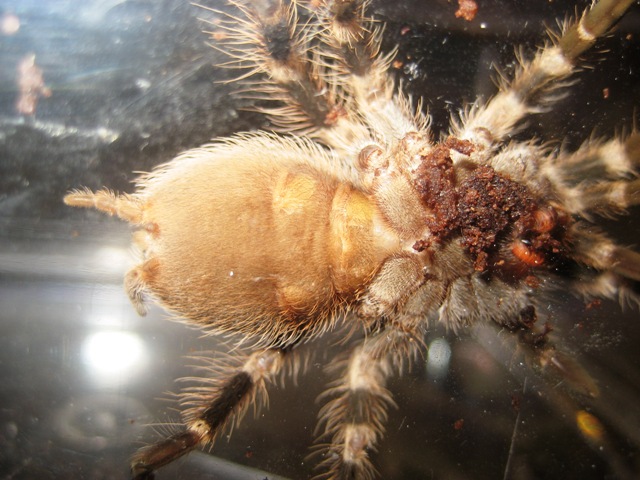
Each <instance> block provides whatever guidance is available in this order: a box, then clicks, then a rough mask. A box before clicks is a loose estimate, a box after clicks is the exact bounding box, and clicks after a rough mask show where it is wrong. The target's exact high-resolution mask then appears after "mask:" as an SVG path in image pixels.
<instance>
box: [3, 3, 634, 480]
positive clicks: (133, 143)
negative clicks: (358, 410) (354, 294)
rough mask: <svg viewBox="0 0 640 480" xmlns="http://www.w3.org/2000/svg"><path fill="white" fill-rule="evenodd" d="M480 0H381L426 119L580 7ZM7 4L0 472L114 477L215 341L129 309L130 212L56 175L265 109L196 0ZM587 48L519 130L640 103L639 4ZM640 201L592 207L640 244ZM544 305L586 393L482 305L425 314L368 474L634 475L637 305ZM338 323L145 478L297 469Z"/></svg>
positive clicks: (139, 164) (120, 170) (151, 162)
mask: <svg viewBox="0 0 640 480" xmlns="http://www.w3.org/2000/svg"><path fill="white" fill-rule="evenodd" d="M454 3H455V2H454ZM587 3H589V2H580V5H581V6H585V5H586V4H587ZM478 4H479V6H480V9H479V12H478V14H477V16H476V18H475V19H474V20H473V21H471V22H466V21H464V20H462V19H456V18H455V16H454V12H455V9H456V6H455V5H454V4H452V3H451V2H447V1H445V0H433V1H423V0H413V1H411V0H399V1H394V2H390V1H383V0H380V1H377V2H375V3H374V8H373V11H374V12H375V13H376V15H378V16H379V17H380V18H382V19H386V20H388V21H389V23H388V26H387V29H386V32H385V44H384V45H385V48H386V49H390V48H392V46H393V45H394V44H395V43H398V44H399V45H400V47H399V56H398V60H399V63H397V64H396V73H397V75H398V78H399V79H400V80H402V82H403V84H404V87H405V90H407V91H408V92H410V93H412V94H413V95H414V98H417V97H419V96H424V97H425V99H426V100H425V104H424V106H425V108H428V109H429V111H430V112H431V113H432V114H433V116H434V126H435V128H436V129H437V130H442V129H443V128H444V127H445V126H446V124H447V122H448V115H449V114H450V113H451V112H455V111H457V110H458V109H460V108H461V107H462V106H463V102H465V101H472V100H473V99H475V98H476V97H477V96H478V95H483V96H485V97H486V96H487V95H490V94H491V92H492V91H493V89H494V87H493V83H492V81H491V77H492V76H495V75H496V70H495V68H493V67H492V65H493V64H498V65H504V66H506V67H505V68H506V69H507V71H509V69H512V68H513V67H514V63H513V50H514V45H517V44H521V43H524V44H525V45H526V46H527V48H529V49H531V48H532V47H533V46H534V45H535V44H536V43H539V42H540V40H541V39H542V38H543V35H542V31H541V25H543V24H544V23H545V22H546V24H549V25H553V24H555V22H556V20H557V19H562V18H564V14H565V13H567V11H569V12H572V11H573V8H574V7H573V3H572V2H530V1H529V0H521V1H506V0H501V1H498V0H485V1H482V2H481V1H480V0H478ZM207 5H210V6H213V7H216V8H225V7H224V4H223V3H222V2H210V3H207ZM0 15H1V18H0V21H1V25H0V29H1V32H0V86H1V87H2V88H0V366H1V368H0V477H2V478H12V479H35V478H37V479H54V478H55V479H57V478H74V479H120V478H125V477H126V476H127V474H128V457H129V456H130V455H131V454H132V453H133V452H134V451H135V449H136V448H138V447H139V446H141V445H144V444H145V443H147V442H150V441H153V440H154V439H156V438H157V437H158V434H160V435H161V434H163V433H166V432H167V431H174V430H175V429H176V428H177V427H172V426H171V424H172V423H175V422H178V421H179V414H178V412H177V410H176V409H175V404H174V403H172V402H171V401H170V400H167V398H170V395H168V394H167V393H166V392H170V391H174V392H175V391H177V390H178V389H179V387H180V384H179V383H176V382H175V379H177V378H180V377H184V376H189V375H191V374H192V370H190V369H189V365H190V364H192V363H193V361H192V360H189V359H188V358H185V357H188V356H193V355H196V354H200V353H202V352H206V351H213V352H215V351H227V350H228V348H229V347H228V345H227V346H225V345H224V343H223V342H221V341H219V340H216V339H214V338H211V337H207V338H201V336H200V334H199V332H198V331H195V330H193V329H190V328H189V327H188V326H186V325H184V324H180V323H175V322H171V321H169V320H168V319H167V317H168V316H167V314H165V313H164V312H162V311H161V310H160V309H158V308H153V309H152V310H151V311H150V312H149V314H148V315H147V316H146V317H144V318H140V317H138V316H137V315H136V314H135V311H134V309H133V308H132V307H131V306H130V305H129V302H128V300H127V298H126V296H125V294H124V291H123V288H122V277H123V275H124V272H125V271H126V270H127V269H128V268H129V267H130V266H131V265H133V264H134V262H135V258H134V256H133V255H132V254H131V251H130V247H129V244H130V231H129V228H128V227H127V226H126V225H124V224H123V223H122V222H120V221H117V220H114V219H111V218H108V217H106V216H104V215H102V214H100V213H97V212H93V211H86V210H79V209H71V208H68V207H66V206H65V205H64V204H63V203H62V197H63V195H64V194H65V192H67V191H68V190H70V189H72V188H78V187H82V186H86V187H89V188H92V189H95V188H100V187H103V186H106V187H109V188H111V189H113V190H116V191H132V189H133V185H132V182H133V181H134V180H135V178H136V176H137V174H136V173H135V172H139V171H148V170H150V169H152V168H153V167H154V166H156V165H159V164H162V163H164V162H166V161H168V160H170V159H171V158H173V157H174V156H175V155H176V154H177V153H179V152H181V151H183V150H185V149H187V148H190V147H195V146H198V145H200V144H202V143H204V142H206V141H208V140H209V139H211V138H214V137H220V136H226V135H230V134H232V133H233V132H237V131H246V130H254V129H260V128H268V124H267V123H266V121H265V120H264V119H263V118H262V117H260V116H259V115H257V114H255V113H252V112H251V111H250V108H249V107H251V104H250V101H248V100H240V99H238V98H237V97H235V96H233V95H232V94H231V93H232V92H233V91H234V89H235V88H236V87H234V85H233V84H229V83H224V81H225V80H229V79H231V78H233V77H234V72H233V71H229V70H227V69H221V68H216V67H215V66H214V65H216V64H219V63H221V62H222V61H224V58H223V56H222V55H221V54H220V53H219V52H217V51H216V50H214V49H212V48H210V47H208V46H207V45H206V42H207V39H206V36H205V35H204V34H202V33H201V30H202V29H203V25H202V23H200V22H199V20H198V17H202V16H208V15H209V16H210V15H212V14H211V13H203V11H202V10H201V9H199V8H197V7H196V6H193V5H191V4H190V3H189V2H188V1H186V0H158V1H143V0H139V1H134V0H129V1H124V0H90V1H80V0H47V1H42V0H4V1H1V2H0ZM596 50H597V53H595V54H592V55H589V57H588V58H589V60H590V62H589V65H590V68H588V69H585V71H584V72H582V74H581V75H579V76H578V77H576V78H578V79H579V82H578V83H577V84H576V85H574V86H573V88H571V89H570V90H568V94H567V96H566V97H565V98H564V99H562V100H561V101H560V102H559V103H558V106H557V108H555V109H554V111H553V112H552V113H547V114H543V115H540V116H538V117H536V118H535V119H533V120H532V121H531V123H530V124H529V128H528V129H527V131H526V132H525V133H526V134H527V135H531V134H532V133H533V134H535V135H537V136H539V137H541V138H544V139H546V140H552V141H555V142H560V141H561V140H562V139H563V138H565V137H566V138H567V140H566V143H565V145H566V146H567V148H572V147H576V146H577V145H579V143H580V142H581V141H582V140H584V139H586V138H588V137H589V136H590V135H591V133H592V131H593V130H594V129H595V130H596V131H597V132H598V134H602V135H611V134H613V133H614V132H616V131H617V132H620V131H621V130H623V129H627V130H629V129H630V128H631V127H632V126H633V125H634V114H635V118H636V119H637V108H638V106H640V9H639V8H638V6H637V5H636V6H634V7H633V9H632V11H631V12H630V13H629V14H628V15H627V17H625V19H624V20H623V21H622V22H621V23H620V25H619V26H618V29H617V31H616V33H615V34H614V35H613V36H612V37H611V38H609V39H606V40H604V41H602V42H599V44H598V48H597V49H596ZM529 51H530V50H529ZM33 55H35V57H33ZM600 59H602V60H600ZM25 62H26V63H25ZM29 62H31V63H29ZM20 65H23V66H24V68H26V69H27V70H26V71H27V73H26V74H28V75H31V76H32V80H33V81H34V82H35V83H38V78H37V69H34V68H33V67H34V66H35V67H37V68H39V69H41V71H42V75H43V81H42V82H40V87H41V90H40V96H39V97H38V98H37V100H36V101H35V104H34V102H33V100H32V102H31V105H28V104H27V105H24V104H23V105H22V106H20V107H19V108H17V106H16V102H17V100H18V98H19V97H20V91H19V88H18V84H17V77H18V76H19V74H20V68H19V66H20ZM30 66H31V68H30V69H29V67H30ZM24 72H25V71H24V70H22V75H23V76H24V75H25V73H24ZM221 81H222V82H221ZM29 108H32V109H33V111H34V112H35V114H34V115H31V114H28V113H25V111H28V110H29ZM20 111H22V112H23V113H22V114H21V113H20ZM637 213H638V210H637V209H634V210H632V211H631V215H630V216H628V217H624V218H623V219H622V220H621V221H619V222H613V221H605V220H603V221H602V224H603V226H604V228H605V229H606V230H607V231H609V232H612V235H615V236H616V238H617V239H619V240H620V241H621V242H622V243H623V244H636V245H637V243H638V242H637V239H638V234H639V233H640V230H639V228H638V227H639V223H638V221H637V218H638V215H637ZM591 307H593V308H591ZM545 314H547V315H549V316H553V318H554V321H557V322H558V328H557V331H558V333H559V335H561V336H562V337H563V338H564V339H565V341H566V344H567V345H568V348H569V349H570V351H572V352H575V354H576V355H577V356H578V357H579V358H580V361H581V363H583V364H584V365H585V366H586V367H587V368H588V369H589V370H590V372H592V374H593V375H594V377H595V378H596V380H597V381H598V383H599V385H600V389H601V391H602V395H601V397H600V398H599V399H597V400H594V401H588V400H586V399H583V398H581V397H578V396H575V397H571V396H567V395H565V394H563V393H562V392H563V390H562V388H560V386H558V385H547V384H545V383H544V382H542V381H541V380H540V379H538V378H536V377H535V376H533V375H532V374H531V373H530V372H528V370H527V369H526V368H524V367H522V366H521V365H520V364H519V363H518V362H519V361H518V357H517V355H515V353H514V347H513V345H510V343H509V341H508V339H506V338H505V336H504V335H501V336H500V335H498V334H497V332H496V331H495V330H494V329H492V328H490V327H485V328H476V329H474V330H473V331H465V332H462V335H461V336H460V337H456V336H454V335H452V334H447V333H446V332H443V331H441V330H440V329H438V328H434V329H433V330H432V331H430V332H429V334H428V336H427V340H426V341H427V344H429V345H430V346H431V349H430V354H429V355H428V356H427V355H425V358H423V359H421V360H420V361H419V362H417V364H416V365H415V366H414V367H413V368H412V370H411V371H410V372H407V373H406V374H405V375H404V376H403V377H402V378H394V379H393V380H392V381H391V382H390V386H389V387H390V390H391V391H392V392H394V395H395V397H394V398H395V400H396V402H397V405H398V408H397V409H392V410H391V412H390V415H389V421H388V423H387V429H386V436H385V439H384V440H383V441H382V442H381V443H380V445H379V447H378V452H377V453H375V454H374V455H373V457H374V461H375V464H376V465H377V466H378V468H379V470H380V472H381V478H384V479H394V480H411V479H422V478H429V479H437V478H443V479H444V478H446V479H453V478H455V479H480V478H487V479H489V478H491V479H495V478H503V477H504V478H513V479H531V478H537V479H541V478H550V479H551V478H581V479H601V478H625V477H626V478H636V477H637V476H640V467H638V465H640V460H639V458H638V449H639V447H640V407H639V405H640V387H639V385H640V351H639V349H638V348H637V344H638V341H639V340H640V319H639V315H638V310H637V308H636V307H635V306H633V307H632V308H624V309H623V308H621V307H620V306H619V305H617V304H616V303H615V302H609V301H603V302H602V303H601V304H600V305H599V306H596V305H585V302H583V301H581V300H579V299H576V298H573V297H571V296H569V295H568V294H564V293H563V292H560V293H558V294H557V296H556V297H555V298H552V299H550V300H549V310H548V312H545ZM339 340H340V339H339V338H337V337H336V336H331V335H329V336H328V337H327V338H326V339H322V340H319V341H316V342H313V343H310V344H308V345H305V346H303V347H302V348H303V349H305V350H309V351H315V354H314V355H313V357H312V360H311V362H310V364H309V368H308V371H307V372H306V374H301V375H300V376H299V378H298V379H297V382H293V381H291V380H289V381H285V382H284V386H283V385H280V384H276V385H273V386H272V387H271V388H270V390H269V394H270V408H269V409H268V410H263V411H261V412H260V413H259V415H258V418H256V419H254V418H252V415H249V416H248V417H247V418H245V420H244V421H243V422H242V424H241V425H240V426H239V427H238V428H237V429H236V430H235V431H234V432H233V434H232V435H231V436H230V438H229V439H228V440H227V438H225V437H223V438H221V439H220V440H219V441H218V442H217V444H216V445H215V448H214V449H213V452H212V455H207V454H201V453H198V454H192V455H189V456H188V457H186V458H184V459H181V460H178V461H177V462H175V463H174V464H173V465H171V466H168V467H166V468H164V469H161V470H160V471H159V472H158V473H157V475H156V478H157V479H158V480H161V479H169V478H177V479H180V478H182V479H199V478H224V479H234V478H238V479H240V478H242V479H247V478H256V479H263V478H269V479H276V478H281V477H284V478H295V479H299V478H309V477H310V476H312V474H313V472H314V470H313V460H310V459H308V458H307V455H308V454H309V451H310V450H309V446H311V445H312V444H313V439H314V437H315V435H314V428H315V423H316V415H317V412H318V409H319V403H318V401H317V400H316V399H317V397H318V395H319V394H320V393H322V391H323V389H324V387H325V386H326V384H327V383H328V382H330V380H331V377H330V375H328V374H327V372H326V370H325V369H324V366H325V365H326V364H327V363H328V361H329V360H331V359H333V358H334V357H335V356H336V355H337V354H338V352H339V351H341V350H342V347H341V346H340V345H339V344H338V343H339ZM442 359H444V360H442ZM447 359H448V360H447ZM439 362H440V363H439ZM580 412H583V413H584V412H590V413H591V414H593V415H594V416H595V417H596V418H597V419H599V421H600V422H601V423H602V425H603V426H604V428H605V429H606V434H605V435H604V436H603V437H602V438H601V439H600V440H599V441H596V442H589V441H588V440H586V439H585V438H584V437H583V436H582V435H581V434H580V433H579V431H578V429H577V428H576V416H577V415H579V414H580ZM147 425H153V426H147ZM154 432H155V433H154ZM220 459H224V460H220ZM250 469H251V470H250Z"/></svg>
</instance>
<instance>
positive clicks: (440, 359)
mask: <svg viewBox="0 0 640 480" xmlns="http://www.w3.org/2000/svg"><path fill="white" fill-rule="evenodd" d="M450 361H451V346H450V345H449V342H447V340H446V339H444V338H436V339H435V340H433V341H432V342H431V343H430V344H429V351H428V354H427V375H428V376H429V378H431V379H434V380H435V379H439V378H444V377H446V376H447V372H448V370H449V362H450Z"/></svg>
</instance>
